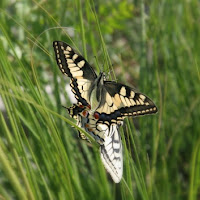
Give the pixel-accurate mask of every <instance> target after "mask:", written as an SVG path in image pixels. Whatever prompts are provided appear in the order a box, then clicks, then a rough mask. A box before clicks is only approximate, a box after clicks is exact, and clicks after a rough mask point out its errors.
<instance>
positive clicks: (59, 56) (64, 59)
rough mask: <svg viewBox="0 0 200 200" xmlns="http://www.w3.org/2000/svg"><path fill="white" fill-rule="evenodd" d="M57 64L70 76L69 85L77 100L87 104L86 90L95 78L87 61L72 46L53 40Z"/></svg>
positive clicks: (87, 95)
mask: <svg viewBox="0 0 200 200" xmlns="http://www.w3.org/2000/svg"><path fill="white" fill-rule="evenodd" d="M53 47H54V52H55V56H56V61H57V65H58V67H59V68H60V70H61V72H62V73H63V74H65V75H67V76H68V77H69V78H70V86H71V88H72V92H73V93H74V95H75V98H76V99H77V101H78V102H79V103H81V104H83V105H85V106H86V105H88V102H89V94H88V90H89V88H90V87H91V83H93V82H94V80H95V79H96V78H97V75H96V73H95V72H94V70H93V68H92V67H91V66H90V65H89V63H88V62H87V61H86V60H85V59H84V58H83V57H82V56H81V55H79V54H78V53H75V52H74V50H73V49H72V47H70V46H69V45H68V44H66V43H64V42H60V41H54V42H53Z"/></svg>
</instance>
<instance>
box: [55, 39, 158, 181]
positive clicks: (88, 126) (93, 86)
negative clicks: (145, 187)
mask: <svg viewBox="0 0 200 200" xmlns="http://www.w3.org/2000/svg"><path fill="white" fill-rule="evenodd" d="M53 47H54V52H55V57H56V61H57V65H58V67H59V68H60V70H61V72H62V73H63V74H64V75H67V76H68V77H69V78H70V86H71V90H72V92H73V93H74V95H75V98H76V99H77V104H74V105H73V106H71V107H70V108H68V112H69V114H70V116H71V117H73V118H75V119H76V120H77V125H78V126H80V127H82V128H83V129H85V130H86V131H87V132H88V133H89V134H90V135H91V136H92V137H93V138H94V139H95V140H96V141H97V142H98V143H99V145H100V155H101V160H102V162H103V164H104V166H105V168H106V170H107V171H108V173H109V174H110V175H111V177H112V179H113V181H114V182H115V183H119V182H120V180H121V178H122V174H123V153H122V142H121V136H120V132H119V127H120V126H121V125H122V124H123V120H124V118H125V117H128V116H132V117H135V116H140V115H146V114H153V113H156V112H157V107H156V105H155V104H154V103H153V101H152V100H151V99H150V98H149V97H147V96H146V95H144V94H142V93H140V92H137V91H136V90H135V89H133V88H131V87H129V86H126V85H124V84H121V83H117V82H115V81H108V80H106V77H105V74H104V73H100V74H99V75H98V76H97V74H96V73H95V71H94V70H93V68H92V67H91V66H90V64H89V63H88V62H87V61H86V60H85V59H84V58H83V56H81V55H79V54H78V53H76V52H75V51H74V50H73V48H72V47H71V46H70V45H68V44H66V43H64V42H61V41H54V42H53ZM79 136H80V138H81V139H84V140H88V138H87V137H86V136H85V135H84V134H83V133H81V132H79Z"/></svg>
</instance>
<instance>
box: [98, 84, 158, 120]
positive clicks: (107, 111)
mask: <svg viewBox="0 0 200 200" xmlns="http://www.w3.org/2000/svg"><path fill="white" fill-rule="evenodd" d="M97 112H99V113H100V114H101V115H100V116H101V118H100V120H102V121H108V122H109V123H115V122H117V121H122V120H123V119H124V117H126V116H137V115H146V114H152V113H156V112H157V107H156V106H155V104H154V103H153V101H152V100H151V99H150V98H148V97H147V96H146V95H144V94H142V93H139V92H136V91H135V90H134V89H132V88H130V87H128V86H126V85H123V84H120V83H116V82H113V81H105V82H104V90H103V92H102V101H101V104H100V106H99V108H98V109H97Z"/></svg>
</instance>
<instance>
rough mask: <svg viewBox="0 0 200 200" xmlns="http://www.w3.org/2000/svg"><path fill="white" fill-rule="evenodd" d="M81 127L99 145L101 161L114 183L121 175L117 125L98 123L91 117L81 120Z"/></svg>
mask: <svg viewBox="0 0 200 200" xmlns="http://www.w3.org/2000/svg"><path fill="white" fill-rule="evenodd" d="M81 123H82V127H83V128H84V129H85V130H86V131H87V132H88V133H89V134H90V135H91V136H92V137H93V138H94V139H95V140H96V141H97V142H98V143H99V144H100V153H101V160H102V162H103V164H104V167H105V168H106V170H107V171H108V173H109V174H110V175H111V177H112V179H113V180H114V182H116V183H119V182H120V180H121V178H122V174H123V155H122V143H121V136H120V133H119V128H118V125H117V124H111V125H107V124H105V123H100V122H98V120H97V119H95V118H94V116H93V115H91V114H89V115H88V116H87V117H86V118H84V117H82V118H81Z"/></svg>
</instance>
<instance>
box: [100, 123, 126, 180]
mask: <svg viewBox="0 0 200 200" xmlns="http://www.w3.org/2000/svg"><path fill="white" fill-rule="evenodd" d="M109 135H110V136H109V137H106V138H105V142H104V144H103V145H101V146H100V152H101V160H102V162H103V164H104V166H105V168H106V170H107V171H108V173H109V174H110V175H111V177H112V179H113V181H114V182H115V183H119V182H120V180H121V178H122V174H123V154H122V143H121V137H120V133H119V130H118V126H117V125H116V124H112V125H111V126H110V134H109Z"/></svg>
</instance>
